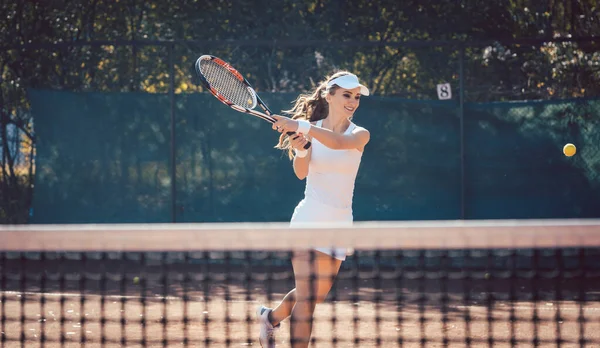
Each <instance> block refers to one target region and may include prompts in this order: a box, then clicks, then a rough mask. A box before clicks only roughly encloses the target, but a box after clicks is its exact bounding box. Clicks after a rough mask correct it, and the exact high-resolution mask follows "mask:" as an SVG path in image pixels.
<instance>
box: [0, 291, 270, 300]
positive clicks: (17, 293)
mask: <svg viewBox="0 0 600 348" xmlns="http://www.w3.org/2000/svg"><path fill="white" fill-rule="evenodd" d="M0 294H5V295H13V296H40V297H41V296H44V297H82V296H83V297H86V298H90V297H91V298H105V299H127V300H141V299H142V298H145V299H146V300H148V299H150V300H163V299H166V300H172V301H183V297H179V296H166V297H165V296H160V295H156V296H152V297H150V296H144V297H142V296H132V295H100V294H79V293H59V292H32V291H25V292H20V291H0ZM188 298H189V300H188V302H190V301H204V297H192V296H188ZM227 302H233V303H235V302H258V301H257V300H252V301H246V300H244V301H242V300H229V301H227Z"/></svg>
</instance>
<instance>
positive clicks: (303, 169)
mask: <svg viewBox="0 0 600 348" xmlns="http://www.w3.org/2000/svg"><path fill="white" fill-rule="evenodd" d="M307 142H308V139H306V137H305V136H304V135H300V136H298V137H296V138H295V139H291V138H290V145H291V146H292V147H293V148H294V152H296V153H298V152H299V151H300V152H301V151H307V153H306V156H304V157H299V156H298V155H294V160H293V167H294V173H295V174H296V176H297V177H298V179H300V180H304V179H305V178H306V177H307V176H308V163H309V162H310V155H311V153H312V146H311V147H310V148H309V149H308V150H304V145H306V143H307Z"/></svg>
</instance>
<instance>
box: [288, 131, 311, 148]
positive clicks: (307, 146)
mask: <svg viewBox="0 0 600 348" xmlns="http://www.w3.org/2000/svg"><path fill="white" fill-rule="evenodd" d="M285 134H287V136H292V135H294V134H296V133H294V132H287V133H285ZM310 145H312V144H311V143H310V141H309V142H307V143H306V145H304V150H308V149H309V148H310Z"/></svg>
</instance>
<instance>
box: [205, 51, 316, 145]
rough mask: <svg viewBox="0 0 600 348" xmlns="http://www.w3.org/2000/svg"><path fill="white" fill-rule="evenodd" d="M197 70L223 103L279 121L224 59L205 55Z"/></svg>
mask: <svg viewBox="0 0 600 348" xmlns="http://www.w3.org/2000/svg"><path fill="white" fill-rule="evenodd" d="M196 72H197V73H198V76H199V77H200V82H202V84H203V85H204V87H206V89H208V90H209V91H210V92H211V93H212V94H213V95H214V96H215V97H216V98H217V99H219V100H220V101H221V102H222V103H223V104H225V105H227V106H229V107H231V108H232V109H233V110H235V111H239V112H243V113H246V114H249V115H252V116H256V117H258V118H260V119H263V120H265V121H267V122H270V123H275V122H276V121H277V120H275V118H273V117H271V115H272V114H273V112H271V110H270V109H269V107H268V106H267V105H266V104H265V103H264V102H263V101H262V99H260V97H259V96H258V94H256V92H255V91H254V89H253V88H252V86H251V85H250V83H249V82H248V81H247V80H246V79H245V78H244V77H243V76H242V74H240V73H239V72H238V71H237V70H236V69H234V68H233V67H232V66H231V65H229V64H228V63H226V62H225V61H223V60H222V59H220V58H217V57H215V56H211V55H203V56H201V57H200V58H198V60H196ZM257 105H260V107H261V108H262V109H263V111H264V112H260V111H257V110H255V109H254V108H256V106H257ZM286 134H287V135H288V136H291V135H294V134H296V133H294V132H287V133H286ZM310 145H311V143H310V142H308V143H306V145H304V148H305V149H308V148H309V147H310Z"/></svg>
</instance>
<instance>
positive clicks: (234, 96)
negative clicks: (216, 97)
mask: <svg viewBox="0 0 600 348" xmlns="http://www.w3.org/2000/svg"><path fill="white" fill-rule="evenodd" d="M200 72H201V73H202V75H204V77H205V78H206V80H207V81H208V83H209V84H210V85H211V87H213V88H214V89H215V90H216V91H217V92H218V93H219V94H220V95H222V96H223V97H225V99H227V100H229V101H230V102H232V103H234V104H236V105H239V106H241V107H244V108H248V109H254V107H256V96H255V94H254V92H253V91H252V89H251V88H249V87H248V86H247V85H246V84H245V83H243V82H242V81H240V80H239V79H238V78H237V77H235V76H234V75H233V73H231V72H230V71H229V70H227V69H226V68H224V67H223V66H222V65H220V64H218V63H215V62H214V61H212V60H202V61H201V62H200Z"/></svg>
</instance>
